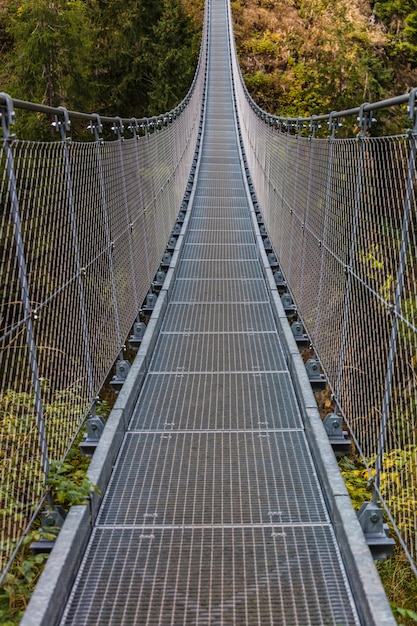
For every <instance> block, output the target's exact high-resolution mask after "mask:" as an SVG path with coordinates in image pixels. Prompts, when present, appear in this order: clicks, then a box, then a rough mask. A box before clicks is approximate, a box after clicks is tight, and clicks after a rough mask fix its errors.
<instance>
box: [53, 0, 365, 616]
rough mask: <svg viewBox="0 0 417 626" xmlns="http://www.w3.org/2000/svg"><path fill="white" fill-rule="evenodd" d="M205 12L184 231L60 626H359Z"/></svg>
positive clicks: (214, 34) (221, 32) (222, 14)
mask: <svg viewBox="0 0 417 626" xmlns="http://www.w3.org/2000/svg"><path fill="white" fill-rule="evenodd" d="M227 36H228V35H227V20H226V2H225V0H214V1H213V3H212V18H211V30H210V67H209V73H208V76H209V78H208V91H207V103H206V120H205V129H204V140H203V141H202V154H201V163H200V170H199V176H198V182H197V184H196V193H195V198H194V202H193V208H192V213H191V218H190V220H189V226H188V230H187V234H186V240H185V245H184V246H183V250H182V255H181V260H180V262H179V265H178V270H177V274H176V280H175V285H174V288H173V291H172V296H171V298H170V302H169V304H168V308H167V311H166V314H165V317H164V320H163V324H162V328H161V332H160V335H159V338H158V342H157V345H156V348H155V351H154V355H153V358H152V361H151V363H150V367H149V372H148V374H147V377H146V379H145V383H144V386H143V389H142V392H141V395H140V397H139V401H138V404H137V406H136V408H135V411H134V415H133V418H132V421H131V423H130V427H129V430H128V432H127V433H126V436H125V438H124V442H123V445H122V447H121V450H120V453H119V456H118V460H117V462H116V465H115V468H114V471H113V474H112V478H111V480H110V484H109V486H108V489H107V491H106V493H105V495H104V499H103V504H102V507H101V510H100V513H99V516H98V518H97V521H96V524H95V527H94V529H93V532H92V536H91V539H90V542H89V545H88V548H87V551H86V553H85V557H84V560H83V563H82V565H81V568H80V570H79V574H78V577H77V579H76V582H75V584H74V587H73V590H72V593H71V596H70V599H69V602H68V604H67V606H66V609H65V612H64V615H63V618H62V621H61V624H62V626H64V625H65V626H69V625H73V626H81V625H83V624H86V625H88V626H92V625H93V624H101V625H102V624H114V625H117V626H124V625H133V624H137V625H139V624H140V625H145V624H146V625H156V624H159V625H160V626H168V625H169V624H171V625H175V626H177V625H179V624H184V625H185V624H187V625H193V624H198V625H200V626H203V625H209V624H212V625H220V624H222V625H225V626H226V625H244V624H247V625H256V624H258V625H262V626H266V625H268V624H288V625H289V624H301V625H303V626H306V625H308V624H317V625H318V624H333V625H342V624H343V625H345V626H346V625H351V624H352V625H353V624H359V619H358V616H357V613H356V609H355V605H354V602H353V598H352V594H351V591H350V587H349V584H348V582H347V576H346V573H345V571H344V568H343V564H342V561H341V557H340V554H339V551H338V547H337V544H336V540H335V536H334V531H333V528H332V525H331V523H330V521H329V517H328V513H327V510H326V506H325V503H324V499H323V495H322V492H321V488H320V485H319V481H318V478H317V475H316V472H315V469H314V464H313V461H312V458H311V454H310V451H309V447H308V444H307V442H306V437H305V434H304V431H303V425H302V420H301V416H300V413H299V409H298V405H297V402H296V397H295V393H294V390H293V388H292V382H291V378H290V374H289V371H288V369H287V366H286V361H285V358H284V354H283V350H282V347H281V344H280V339H279V336H278V332H277V327H276V323H275V321H274V316H273V313H272V309H271V305H270V302H269V295H268V290H267V288H266V284H265V279H264V277H263V273H262V268H261V264H260V261H259V253H258V248H257V243H256V239H255V235H254V230H253V226H252V217H251V212H250V207H249V204H248V199H247V194H246V190H245V186H244V181H243V176H242V168H241V163H240V156H239V150H238V139H237V134H236V130H235V120H234V117H233V102H232V89H231V74H230V67H229V59H228V53H227V51H228V46H227V43H226V40H227Z"/></svg>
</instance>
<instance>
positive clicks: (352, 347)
mask: <svg viewBox="0 0 417 626" xmlns="http://www.w3.org/2000/svg"><path fill="white" fill-rule="evenodd" d="M403 105H404V106H405V107H407V110H406V111H405V114H404V118H405V120H406V118H407V117H408V118H409V126H410V128H409V130H408V131H407V132H405V133H404V134H402V135H398V136H395V137H378V138H374V137H372V136H370V133H369V130H370V128H371V125H372V123H373V121H374V120H373V116H374V115H375V114H376V113H377V111H378V110H387V109H390V110H392V108H396V109H400V107H401V106H403ZM21 108H22V109H24V108H26V109H29V110H31V111H37V112H41V113H43V114H45V115H49V116H52V119H53V120H54V122H53V124H54V127H55V129H56V131H57V133H58V135H57V137H58V140H56V141H51V142H39V143H38V142H28V141H24V140H20V139H19V137H16V136H15V135H13V125H14V122H15V115H16V113H15V111H16V109H17V110H18V109H21ZM0 109H1V120H2V152H1V157H0V172H1V174H2V177H1V179H0V185H1V194H2V205H3V206H4V207H5V209H7V211H6V210H4V211H3V214H2V217H1V218H0V219H1V226H2V239H1V254H2V285H3V284H4V287H3V286H2V292H1V297H2V302H1V315H0V334H1V359H2V366H1V373H0V382H1V391H2V396H1V398H2V400H1V410H2V418H1V424H0V428H1V437H2V448H3V452H2V466H1V472H2V474H1V481H2V509H3V512H5V513H6V515H4V516H3V518H2V529H1V532H2V545H3V559H2V564H3V577H4V576H7V571H8V568H9V567H10V563H11V562H12V560H13V557H14V555H15V553H16V551H17V550H18V548H19V546H20V544H21V543H22V541H23V539H24V537H25V536H26V534H27V532H28V529H29V528H30V527H31V524H32V523H33V519H34V518H35V517H36V516H38V515H39V513H40V512H41V511H42V510H43V509H45V507H46V512H45V513H43V517H42V519H43V525H44V527H45V528H48V526H53V527H54V526H60V525H61V522H63V526H62V528H61V530H60V532H59V535H58V537H57V539H56V541H55V544H54V548H53V550H52V552H51V554H50V556H49V558H48V561H47V564H46V567H45V569H44V571H43V573H42V575H41V578H40V580H39V583H38V585H37V587H36V590H35V592H34V594H33V596H32V599H31V601H30V603H29V606H28V608H27V610H26V613H25V615H24V617H23V620H22V624H23V626H34V625H35V624H36V625H40V624H42V625H45V626H46V625H48V626H52V625H54V624H61V625H65V626H69V625H70V624H72V625H77V626H79V625H81V624H89V625H92V624H117V625H118V626H119V625H128V624H132V625H133V624H149V625H151V624H160V625H161V626H166V625H167V624H175V625H178V624H190V625H191V624H199V625H204V624H224V625H226V624H230V625H231V624H235V625H237V624H250V625H254V624H260V625H262V626H265V625H266V624H302V625H303V626H304V625H307V624H334V625H341V624H344V625H348V624H349V625H354V624H355V625H359V624H362V625H366V626H368V625H372V624H374V625H375V626H382V625H387V626H388V625H389V624H395V620H394V618H393V616H392V613H391V609H390V607H389V603H388V601H387V598H386V596H385V592H384V590H383V588H382V585H381V583H380V580H379V577H378V574H377V571H376V569H375V566H374V562H373V558H372V554H371V552H372V553H373V554H374V556H377V557H379V558H381V557H382V558H383V557H385V556H388V555H389V554H390V553H391V551H392V546H393V544H394V539H392V538H391V535H392V536H393V537H395V538H396V540H397V542H398V543H399V544H400V545H401V547H402V548H403V550H404V551H405V553H406V554H407V556H408V558H409V560H410V564H411V567H413V568H414V569H415V550H416V546H415V528H416V526H417V520H416V506H415V497H416V496H415V493H416V491H415V487H416V484H415V481H416V479H417V477H416V465H417V463H416V455H417V452H416V451H417V446H416V431H417V429H416V420H415V415H414V407H415V402H416V390H415V383H414V378H415V373H414V367H415V353H416V347H417V344H416V326H415V325H416V319H415V312H416V310H417V309H416V303H417V295H416V292H417V282H416V280H415V277H414V266H415V230H414V228H415V186H416V180H415V178H416V176H415V156H416V155H415V146H416V134H417V133H416V106H415V91H413V92H411V94H407V95H405V96H401V97H398V98H395V99H392V100H390V101H384V102H380V103H374V104H368V103H366V104H363V105H362V106H360V107H358V109H354V110H349V111H342V112H333V113H332V114H330V115H323V116H315V117H313V118H310V119H302V118H298V119H291V118H286V119H282V118H279V117H274V116H270V115H268V114H266V113H265V112H263V111H261V110H260V109H259V108H258V107H257V106H256V104H255V103H254V102H253V101H252V99H251V98H250V96H249V95H248V93H247V91H246V89H245V86H244V84H243V82H242V79H241V75H240V70H239V67H238V62H237V56H236V52H235V47H234V40H233V29H232V20H231V14H230V6H229V3H228V2H227V0H210V1H208V2H207V3H206V13H205V21H204V28H203V37H202V46H201V52H200V58H199V64H198V68H197V71H196V74H195V78H194V81H193V85H192V87H191V89H190V92H189V94H188V95H187V97H186V98H185V100H184V101H183V102H182V103H181V104H180V105H179V106H178V107H177V108H176V109H175V110H174V111H171V112H169V113H165V114H163V115H160V116H156V117H153V118H147V119H142V120H136V119H129V120H125V119H121V118H105V117H102V118H101V117H100V116H98V115H90V114H85V113H77V112H71V111H67V110H66V109H64V108H61V109H51V108H49V107H39V106H38V105H34V104H31V103H23V102H19V101H16V100H12V98H10V97H9V96H8V95H7V94H0ZM352 117H354V119H355V121H356V124H357V127H358V129H359V134H357V135H356V136H355V137H354V138H352V139H338V138H337V129H338V128H339V125H340V123H341V121H342V120H346V119H350V118H352ZM74 120H78V121H79V122H85V123H86V125H88V128H89V130H90V131H91V141H85V142H81V141H79V142H75V141H72V140H71V123H72V122H73V121H74ZM405 123H406V121H405ZM106 125H107V127H111V129H112V131H113V132H114V133H115V138H114V140H104V139H103V132H104V131H103V129H104V128H105V127H106ZM321 127H327V129H328V134H327V136H326V137H323V136H322V135H321V130H320V128H321ZM3 199H4V200H3ZM179 209H180V210H179ZM178 211H179V212H178ZM167 242H168V243H167ZM127 338H129V339H128V346H126V345H125V343H126V339H127ZM310 344H312V345H313V346H314V352H313V353H309V358H308V360H307V362H306V364H304V362H303V359H302V357H301V355H300V347H301V348H304V349H306V346H310ZM307 349H308V348H307ZM133 352H135V353H136V356H135V357H134V359H133V358H129V357H130V356H131V355H132V354H133ZM115 359H117V362H116V367H115V369H114V368H113V364H114V362H115ZM109 379H111V381H110V382H111V385H112V386H113V388H114V389H115V390H117V392H118V397H117V400H116V403H115V405H114V408H113V409H112V411H111V413H110V415H109V417H108V419H107V421H106V422H105V421H104V419H103V417H102V416H101V414H100V408H99V403H98V400H97V396H98V394H99V391H100V389H101V388H102V386H103V383H104V381H105V380H109ZM326 384H327V387H326V389H327V390H328V391H327V392H324V393H327V395H326V396H325V397H326V402H327V404H326V406H327V405H331V407H332V408H331V410H330V409H328V410H326V412H327V416H326V418H325V419H324V421H323V419H322V417H324V416H320V412H319V409H318V406H317V401H316V397H315V395H314V393H313V391H315V390H323V389H324V387H325V385H326ZM86 420H87V435H86V436H85V437H84V439H83V440H82V441H81V444H80V446H81V448H82V449H83V450H84V452H86V453H87V454H89V455H91V456H92V460H91V463H90V466H89V470H88V477H89V480H90V481H91V484H93V485H95V486H96V487H97V488H98V490H99V492H98V490H96V491H94V490H91V493H90V496H89V498H88V502H87V504H79V505H75V506H73V507H72V508H71V510H70V512H69V513H68V514H67V516H66V518H65V521H63V519H61V514H62V512H61V511H60V510H59V507H56V506H54V502H53V499H52V497H51V494H50V492H48V490H45V483H46V480H47V478H48V476H50V474H51V471H52V470H51V467H53V462H54V461H56V460H59V459H62V458H65V455H66V454H67V453H68V450H69V449H70V448H71V446H72V445H73V444H74V441H76V440H77V436H78V435H79V433H80V429H81V428H82V426H83V424H85V421H86ZM344 429H346V431H347V432H345V431H344ZM351 446H355V447H356V450H357V452H358V454H359V455H360V456H361V458H362V462H363V464H364V467H365V468H366V469H367V470H368V474H369V477H370V485H371V487H372V499H371V500H370V501H369V502H368V503H364V505H363V507H362V508H361V510H360V512H359V515H357V514H356V513H355V512H354V510H353V507H352V504H351V501H350V498H349V495H348V492H347V489H346V486H345V484H344V481H343V479H342V476H341V474H340V471H339V468H338V465H337V462H336V458H335V454H334V451H336V452H338V453H340V452H346V451H347V450H348V449H349V448H350V447H351ZM384 513H385V517H386V518H387V519H388V520H389V521H390V526H391V535H390V533H389V532H388V530H387V526H386V525H385V524H384V521H383V514H384ZM62 517H63V515H62Z"/></svg>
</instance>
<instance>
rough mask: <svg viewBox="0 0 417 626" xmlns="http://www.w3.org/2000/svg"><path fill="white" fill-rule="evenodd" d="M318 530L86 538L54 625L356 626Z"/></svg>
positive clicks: (135, 532)
mask: <svg viewBox="0 0 417 626" xmlns="http://www.w3.org/2000/svg"><path fill="white" fill-rule="evenodd" d="M347 589H348V587H347V584H346V580H345V576H344V573H343V571H342V570H341V567H340V563H339V561H338V558H337V552H336V550H335V545H334V538H333V533H332V530H331V528H329V527H327V526H298V527H295V528H289V527H282V526H271V527H268V528H245V527H235V528H210V527H209V528H207V527H203V528H179V529H172V528H167V529H157V528H152V527H147V528H144V529H121V528H115V529H112V530H111V529H101V528H98V529H97V530H95V531H94V536H93V539H92V542H91V545H90V549H89V553H88V555H87V558H86V559H85V563H84V566H83V570H82V574H81V577H80V580H79V581H78V583H77V586H76V587H75V589H74V591H73V594H72V598H71V601H70V603H69V606H68V609H67V611H66V614H65V616H64V618H63V620H62V622H61V626H70V625H71V626H83V625H86V626H90V625H91V624H106V625H108V626H132V625H134V624H136V625H139V624H140V625H141V626H156V625H158V626H168V625H169V624H173V625H175V626H179V625H180V624H181V625H184V626H196V625H198V626H209V625H216V626H217V625H222V626H245V625H247V626H268V625H270V626H273V625H274V626H277V625H278V624H285V625H286V626H295V625H297V626H310V625H311V626H323V625H324V624H335V625H343V626H357V625H358V624H359V622H358V620H357V618H356V617H355V614H354V610H353V609H352V600H351V597H350V594H349V591H348V590H347Z"/></svg>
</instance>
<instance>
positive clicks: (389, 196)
mask: <svg viewBox="0 0 417 626" xmlns="http://www.w3.org/2000/svg"><path fill="white" fill-rule="evenodd" d="M233 64H234V77H235V88H236V94H237V103H238V110H239V116H240V123H241V131H242V137H243V141H244V146H245V151H246V156H247V159H248V163H249V168H250V172H251V177H252V179H253V183H254V187H255V191H256V194H257V199H258V201H259V205H260V207H261V210H262V213H263V217H264V221H265V224H266V226H267V230H268V234H269V236H270V239H271V241H272V243H273V246H274V250H275V252H276V254H277V257H278V259H279V264H280V268H281V270H282V271H283V273H284V275H285V278H286V281H287V284H288V286H289V288H290V290H291V292H292V295H293V297H294V300H295V302H296V304H297V309H298V311H299V314H300V317H301V319H302V321H303V324H304V326H305V329H306V331H307V332H308V334H309V336H310V338H311V340H312V343H313V345H314V349H315V351H316V353H317V355H318V357H319V359H320V361H321V364H322V367H323V370H324V371H325V373H326V377H327V378H328V381H329V384H330V388H331V391H332V392H333V394H334V397H335V401H336V405H337V406H338V410H339V411H340V412H341V413H342V415H343V416H344V418H345V420H346V422H347V424H348V426H349V429H350V430H351V433H352V434H353V436H354V438H355V439H356V443H357V445H358V447H359V450H360V451H361V452H362V454H363V457H364V459H365V461H366V463H367V465H368V467H369V468H370V471H371V472H372V473H374V472H375V469H376V472H377V476H376V489H377V492H378V495H379V496H380V497H381V498H382V502H383V504H384V505H385V507H386V509H387V511H388V512H389V513H390V514H391V515H392V521H393V522H394V525H395V530H396V532H397V535H398V536H399V537H402V539H403V540H404V542H405V543H406V545H407V548H406V551H408V552H409V554H408V557H409V558H410V560H411V561H412V562H414V567H415V562H416V557H417V546H416V540H415V537H416V529H417V496H416V494H417V489H416V488H417V420H416V406H417V386H416V372H417V333H416V330H417V328H416V327H417V276H416V269H417V256H416V250H417V248H416V243H417V242H416V234H417V233H416V228H417V222H416V196H415V194H416V189H417V180H416V174H415V148H416V135H415V134H409V135H404V136H395V137H378V138H374V137H368V136H367V137H361V138H355V139H335V138H333V139H332V138H327V139H318V138H315V137H314V133H312V136H310V137H303V136H302V134H301V133H299V132H298V133H297V132H294V129H293V130H291V129H290V126H289V125H287V126H286V127H284V126H281V128H279V127H278V125H275V124H271V118H269V119H268V117H267V116H266V115H263V114H262V112H261V111H260V110H259V109H257V108H256V107H255V106H254V104H253V102H252V101H250V99H249V98H248V97H247V92H246V90H245V88H244V86H243V85H242V82H241V78H240V72H239V68H238V65H237V60H236V58H234V59H233ZM381 443H382V446H381V445H380V444H381ZM378 454H379V456H380V457H381V460H382V464H381V466H380V467H379V468H378V461H377V458H378Z"/></svg>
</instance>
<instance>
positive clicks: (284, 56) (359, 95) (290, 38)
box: [232, 0, 417, 117]
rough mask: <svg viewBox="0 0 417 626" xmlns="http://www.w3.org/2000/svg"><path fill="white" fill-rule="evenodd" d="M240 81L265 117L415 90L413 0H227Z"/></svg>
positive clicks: (416, 30)
mask: <svg viewBox="0 0 417 626" xmlns="http://www.w3.org/2000/svg"><path fill="white" fill-rule="evenodd" d="M232 7H233V13H234V20H235V35H236V40H237V46H238V52H239V56H240V63H241V67H242V72H243V75H244V78H245V81H246V84H247V86H248V88H249V90H250V92H251V95H252V96H253V97H254V99H255V100H256V101H257V102H258V103H259V104H260V106H262V108H264V109H266V110H268V111H269V112H270V113H274V114H280V115H284V116H286V115H289V116H294V117H297V116H310V115H314V114H316V115H317V114H321V113H328V112H330V111H332V110H343V109H348V108H350V107H353V106H358V105H359V104H360V103H361V102H376V101H378V100H382V99H385V98H389V97H392V96H394V95H399V94H402V93H406V92H408V91H409V90H410V89H411V87H414V86H416V85H417V7H416V4H415V2H414V0H380V1H376V2H374V1H369V0H353V1H348V0H336V1H330V0H292V1H290V2H289V1H288V0H233V2H232Z"/></svg>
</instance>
